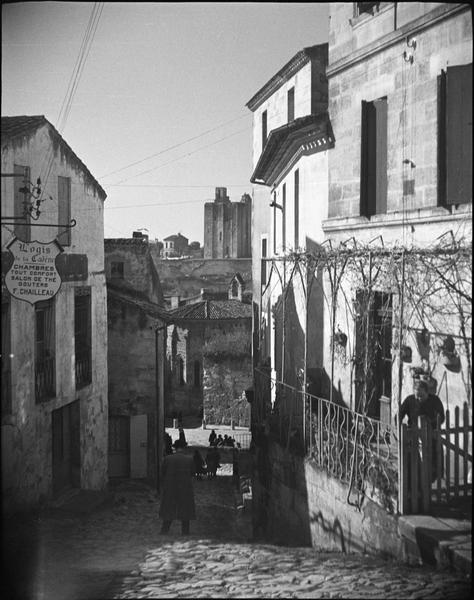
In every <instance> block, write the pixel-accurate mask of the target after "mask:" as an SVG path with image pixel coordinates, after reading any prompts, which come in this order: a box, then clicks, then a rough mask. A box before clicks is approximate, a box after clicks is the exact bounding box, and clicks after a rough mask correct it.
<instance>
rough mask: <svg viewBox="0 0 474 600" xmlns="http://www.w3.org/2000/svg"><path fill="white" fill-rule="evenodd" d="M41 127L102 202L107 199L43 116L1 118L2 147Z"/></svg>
mask: <svg viewBox="0 0 474 600" xmlns="http://www.w3.org/2000/svg"><path fill="white" fill-rule="evenodd" d="M43 125H48V126H49V127H50V129H51V131H52V132H53V135H54V137H55V138H56V139H57V140H58V142H59V143H60V144H61V145H62V147H63V148H64V149H65V150H66V152H67V153H68V154H69V157H68V158H70V159H71V160H72V162H75V163H76V164H77V165H78V166H79V167H80V169H81V170H82V171H84V173H85V174H86V175H87V176H88V178H89V180H90V182H91V183H92V184H93V185H94V186H95V187H96V188H97V190H98V192H99V195H100V196H101V198H102V199H103V200H105V198H106V197H107V194H106V193H105V191H104V189H103V188H102V186H101V185H100V184H99V182H98V181H97V180H96V179H95V177H94V176H93V175H92V173H91V172H90V171H89V169H88V168H87V167H86V165H85V164H84V163H83V162H82V160H81V159H80V158H79V157H78V156H77V154H76V153H75V152H74V150H72V148H71V147H70V146H69V144H68V143H67V142H66V141H65V140H64V138H63V137H62V136H61V134H60V133H59V132H58V131H57V129H56V128H55V127H54V126H53V125H52V124H51V123H50V122H49V121H48V119H47V118H46V117H45V116H44V115H35V116H31V117H30V116H26V115H23V116H19V117H2V118H1V137H2V146H3V145H4V144H5V143H6V142H9V141H10V140H12V139H14V138H18V137H21V136H27V135H31V134H32V133H34V132H35V131H36V130H37V129H38V128H39V127H42V126H43Z"/></svg>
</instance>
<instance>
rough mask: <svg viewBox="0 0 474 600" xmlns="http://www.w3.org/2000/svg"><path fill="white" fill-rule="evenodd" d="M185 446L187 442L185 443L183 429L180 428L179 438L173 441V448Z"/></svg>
mask: <svg viewBox="0 0 474 600" xmlns="http://www.w3.org/2000/svg"><path fill="white" fill-rule="evenodd" d="M187 445H188V442H187V441H186V435H185V433H184V429H183V428H182V427H180V428H179V437H178V439H177V440H176V441H175V443H174V446H175V448H177V447H178V446H182V447H183V448H186V446H187Z"/></svg>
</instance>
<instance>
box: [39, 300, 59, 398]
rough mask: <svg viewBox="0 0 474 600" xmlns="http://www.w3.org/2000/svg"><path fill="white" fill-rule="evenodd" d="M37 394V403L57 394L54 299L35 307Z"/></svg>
mask: <svg viewBox="0 0 474 600" xmlns="http://www.w3.org/2000/svg"><path fill="white" fill-rule="evenodd" d="M35 317H36V319H35V320H36V323H35V392H36V402H43V401H45V400H48V399H49V398H52V397H54V395H55V394H56V357H55V354H56V352H55V346H56V327H55V310H54V299H52V300H46V301H43V302H37V303H36V305H35Z"/></svg>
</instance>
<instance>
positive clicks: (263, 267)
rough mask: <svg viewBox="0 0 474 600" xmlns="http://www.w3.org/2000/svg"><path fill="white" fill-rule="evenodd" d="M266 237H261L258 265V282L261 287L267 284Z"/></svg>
mask: <svg viewBox="0 0 474 600" xmlns="http://www.w3.org/2000/svg"><path fill="white" fill-rule="evenodd" d="M266 257H267V238H262V261H261V266H260V283H261V285H262V287H264V286H265V285H266V284H267V261H266V260H264V259H265V258H266Z"/></svg>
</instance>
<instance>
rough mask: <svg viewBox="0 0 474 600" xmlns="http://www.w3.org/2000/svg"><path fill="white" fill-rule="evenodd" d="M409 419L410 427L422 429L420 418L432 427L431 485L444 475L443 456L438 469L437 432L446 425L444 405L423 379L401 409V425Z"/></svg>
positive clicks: (415, 386) (416, 382)
mask: <svg viewBox="0 0 474 600" xmlns="http://www.w3.org/2000/svg"><path fill="white" fill-rule="evenodd" d="M405 417H407V418H408V427H420V422H419V417H426V418H427V419H428V421H429V423H430V425H431V436H432V438H431V456H432V460H431V483H433V481H435V480H436V478H437V477H438V475H440V476H441V477H442V476H443V475H444V468H443V467H444V457H443V453H442V454H441V464H440V465H439V468H438V453H437V444H436V435H435V434H434V432H435V431H436V429H437V427H438V425H441V423H444V419H445V415H444V407H443V403H442V402H441V400H440V399H439V397H438V396H436V394H430V392H429V388H428V383H427V382H426V381H424V380H423V379H421V380H420V379H415V383H414V393H413V394H410V395H409V396H407V397H406V398H405V400H404V401H403V403H402V405H401V407H400V423H401V422H402V421H403V419H404V418H405Z"/></svg>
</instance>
